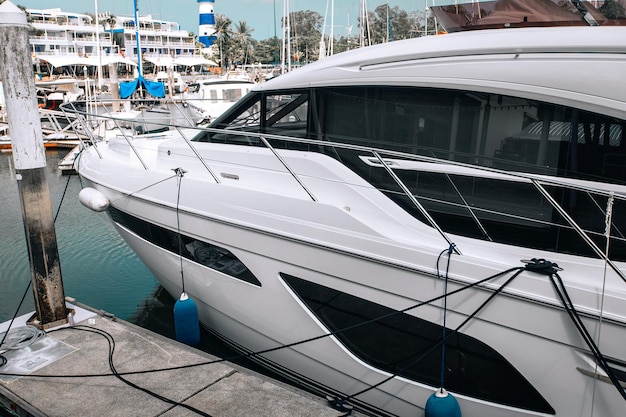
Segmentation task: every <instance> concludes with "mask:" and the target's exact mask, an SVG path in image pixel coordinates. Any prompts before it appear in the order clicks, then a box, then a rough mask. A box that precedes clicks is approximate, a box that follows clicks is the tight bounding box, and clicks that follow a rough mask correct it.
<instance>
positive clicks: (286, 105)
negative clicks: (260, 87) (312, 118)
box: [264, 93, 309, 137]
mask: <svg viewBox="0 0 626 417" xmlns="http://www.w3.org/2000/svg"><path fill="white" fill-rule="evenodd" d="M265 105H266V106H267V111H266V112H265V129H264V130H265V132H266V133H273V134H277V135H285V136H296V137H305V136H306V134H307V117H308V108H309V95H308V93H294V94H273V95H268V96H267V97H266V99H265Z"/></svg>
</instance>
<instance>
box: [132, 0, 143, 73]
mask: <svg viewBox="0 0 626 417" xmlns="http://www.w3.org/2000/svg"><path fill="white" fill-rule="evenodd" d="M134 4H135V41H136V43H137V74H138V76H139V77H142V76H143V72H142V70H141V44H140V42H139V18H138V12H139V9H138V6H137V0H134Z"/></svg>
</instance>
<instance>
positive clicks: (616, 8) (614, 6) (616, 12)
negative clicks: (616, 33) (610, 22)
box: [600, 0, 626, 19]
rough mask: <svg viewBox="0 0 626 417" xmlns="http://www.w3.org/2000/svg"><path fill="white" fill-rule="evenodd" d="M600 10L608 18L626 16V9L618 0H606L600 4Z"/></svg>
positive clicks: (622, 17)
mask: <svg viewBox="0 0 626 417" xmlns="http://www.w3.org/2000/svg"><path fill="white" fill-rule="evenodd" d="M600 12H601V13H602V14H603V15H604V16H606V17H607V18H608V19H624V18H626V11H624V7H623V6H622V5H621V4H620V2H619V1H618V0H606V1H605V2H604V4H603V5H602V6H600Z"/></svg>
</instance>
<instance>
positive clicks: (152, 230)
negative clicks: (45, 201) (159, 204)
mask: <svg viewBox="0 0 626 417" xmlns="http://www.w3.org/2000/svg"><path fill="white" fill-rule="evenodd" d="M108 213H109V216H111V219H112V220H113V221H114V222H116V223H118V224H120V225H122V226H124V227H125V228H127V229H129V230H131V231H133V232H134V233H135V234H137V235H138V236H139V237H141V238H142V239H144V240H147V241H148V242H150V243H152V244H155V245H157V246H159V247H161V248H162V249H165V250H167V251H170V252H172V253H175V254H176V255H178V254H179V253H180V252H181V248H182V255H183V257H185V258H187V259H189V260H191V261H194V262H196V263H199V264H201V265H204V266H206V267H209V268H211V269H214V270H216V271H219V272H222V273H224V274H227V275H230V276H231V277H233V278H237V279H240V280H242V281H245V282H248V283H250V284H254V285H258V286H259V287H260V286H261V282H260V281H259V280H258V279H257V278H256V277H255V276H254V274H252V272H250V270H249V269H248V268H247V267H246V266H245V265H244V264H243V263H242V262H241V261H240V260H239V259H238V258H237V257H236V256H235V255H233V254H232V252H230V251H229V250H228V249H224V248H222V247H219V246H216V245H213V244H211V243H207V242H203V241H201V240H197V239H194V238H192V237H189V236H186V235H180V238H181V240H182V245H179V240H178V236H179V234H178V233H176V232H174V231H172V230H169V229H165V228H163V227H160V226H157V225H154V224H152V223H148V222H146V221H144V220H141V219H139V218H137V217H134V216H131V215H130V214H128V213H124V212H123V211H120V210H118V209H116V208H114V207H109V209H108Z"/></svg>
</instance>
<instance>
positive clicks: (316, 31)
mask: <svg viewBox="0 0 626 417" xmlns="http://www.w3.org/2000/svg"><path fill="white" fill-rule="evenodd" d="M289 18H290V23H291V25H290V27H289V33H290V35H289V38H290V40H291V55H292V56H291V57H290V58H291V59H292V60H294V61H297V62H307V61H312V60H317V59H318V57H319V44H320V39H321V38H322V31H321V29H322V25H323V18H322V16H321V15H320V14H319V13H317V12H314V11H311V10H300V11H297V12H292V13H291V14H290V16H289ZM284 21H285V19H284V18H283V26H284V25H285V22H284Z"/></svg>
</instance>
